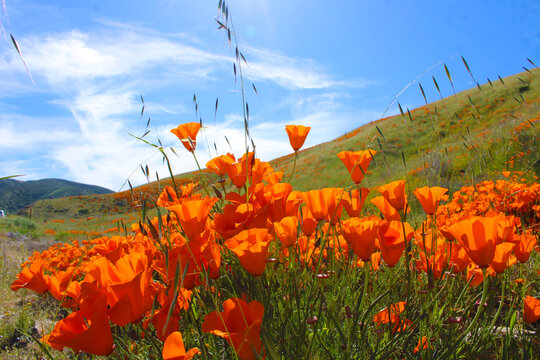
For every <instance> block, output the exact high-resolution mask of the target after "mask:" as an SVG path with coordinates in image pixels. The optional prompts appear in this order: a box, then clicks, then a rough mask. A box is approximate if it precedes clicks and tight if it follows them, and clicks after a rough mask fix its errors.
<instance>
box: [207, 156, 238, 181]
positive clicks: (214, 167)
mask: <svg viewBox="0 0 540 360" xmlns="http://www.w3.org/2000/svg"><path fill="white" fill-rule="evenodd" d="M235 161H236V159H235V157H234V155H233V154H230V153H227V154H226V155H220V156H217V157H215V158H213V159H211V160H210V161H208V162H207V163H206V168H207V169H208V170H210V171H212V172H213V173H215V174H217V175H219V176H223V175H225V174H226V173H227V165H229V164H232V163H234V162H235Z"/></svg>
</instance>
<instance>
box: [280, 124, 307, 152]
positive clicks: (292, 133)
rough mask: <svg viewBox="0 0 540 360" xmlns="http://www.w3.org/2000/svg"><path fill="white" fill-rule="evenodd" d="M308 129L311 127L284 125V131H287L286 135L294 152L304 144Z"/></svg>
mask: <svg viewBox="0 0 540 360" xmlns="http://www.w3.org/2000/svg"><path fill="white" fill-rule="evenodd" d="M309 130H311V127H309V126H302V125H285V131H287V135H288V136H289V142H290V143H291V147H292V148H293V150H294V151H295V152H296V151H298V150H300V148H301V147H302V145H304V142H305V141H306V137H307V135H308V133H309Z"/></svg>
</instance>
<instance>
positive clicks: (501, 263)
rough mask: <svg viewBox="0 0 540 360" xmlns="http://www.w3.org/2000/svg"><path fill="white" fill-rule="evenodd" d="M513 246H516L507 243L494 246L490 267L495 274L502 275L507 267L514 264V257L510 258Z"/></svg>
mask: <svg viewBox="0 0 540 360" xmlns="http://www.w3.org/2000/svg"><path fill="white" fill-rule="evenodd" d="M515 246H516V244H512V243H509V242H504V243H502V244H499V245H497V246H495V255H494V256H493V261H492V262H491V264H490V266H491V268H492V269H493V270H495V272H496V273H497V274H500V273H503V272H504V270H505V269H506V268H507V267H509V266H511V265H513V264H515V263H516V259H515V258H514V257H512V258H511V255H512V251H513V250H514V247H515Z"/></svg>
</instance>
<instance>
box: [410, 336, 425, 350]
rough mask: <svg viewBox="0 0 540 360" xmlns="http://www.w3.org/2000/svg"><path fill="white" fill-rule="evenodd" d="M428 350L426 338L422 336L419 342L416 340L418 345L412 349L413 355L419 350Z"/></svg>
mask: <svg viewBox="0 0 540 360" xmlns="http://www.w3.org/2000/svg"><path fill="white" fill-rule="evenodd" d="M427 348H428V338H427V336H422V338H420V340H418V345H416V347H415V348H414V351H413V353H415V354H416V353H417V352H420V351H421V350H425V349H427Z"/></svg>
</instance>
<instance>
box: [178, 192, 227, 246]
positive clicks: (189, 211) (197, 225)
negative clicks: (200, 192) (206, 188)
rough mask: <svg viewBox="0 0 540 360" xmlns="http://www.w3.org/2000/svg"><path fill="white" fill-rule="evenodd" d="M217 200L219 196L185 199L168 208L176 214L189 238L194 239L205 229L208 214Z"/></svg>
mask: <svg viewBox="0 0 540 360" xmlns="http://www.w3.org/2000/svg"><path fill="white" fill-rule="evenodd" d="M217 201H218V199H217V198H214V197H205V198H203V199H194V200H188V201H183V202H182V203H181V204H179V205H172V206H169V207H168V208H167V209H169V210H170V211H172V212H173V213H174V214H175V215H176V217H177V218H178V221H179V222H180V224H181V225H182V229H183V230H184V233H185V234H186V236H187V237H188V239H193V238H195V237H196V236H197V235H199V234H201V233H202V232H203V231H204V229H205V227H206V221H207V220H208V215H209V214H210V211H211V210H212V207H213V206H214V204H215V203H216V202H217Z"/></svg>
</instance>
